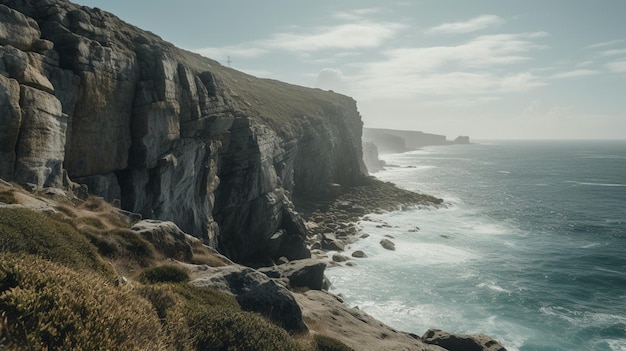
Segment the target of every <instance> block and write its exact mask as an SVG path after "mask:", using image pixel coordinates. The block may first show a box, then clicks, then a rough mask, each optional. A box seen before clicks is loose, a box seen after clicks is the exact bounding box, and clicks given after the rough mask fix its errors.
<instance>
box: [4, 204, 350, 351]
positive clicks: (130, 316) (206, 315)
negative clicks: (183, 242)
mask: <svg viewBox="0 0 626 351" xmlns="http://www.w3.org/2000/svg"><path fill="white" fill-rule="evenodd" d="M0 196H2V195H0ZM55 209H56V210H57V213H56V214H52V215H49V214H44V213H40V212H34V211H31V210H29V209H25V208H8V207H4V208H2V207H0V313H1V315H0V350H147V349H149V350H176V351H193V350H225V351H235V350H261V351H263V350H278V351H282V350H304V351H325V350H337V351H343V350H349V348H344V346H345V345H343V344H341V343H339V342H337V341H336V340H333V339H329V338H325V337H323V338H320V337H319V336H316V337H311V336H309V335H290V334H289V333H287V332H286V331H285V330H284V329H282V328H280V327H278V326H276V325H275V324H273V323H272V322H271V321H269V320H268V319H266V318H265V317H263V316H261V315H258V314H255V313H252V312H246V311H242V309H241V307H240V306H239V304H238V303H237V301H236V300H235V298H234V297H233V296H231V295H228V294H225V293H222V292H219V291H217V290H215V289H210V288H198V287H194V286H192V285H189V284H188V283H187V282H188V280H189V274H188V272H187V271H186V270H185V269H184V268H182V267H181V266H176V265H171V264H165V265H163V264H162V262H161V261H163V257H162V255H161V254H160V253H158V252H156V250H155V248H154V246H153V245H152V244H151V243H149V242H148V241H146V240H145V239H143V237H141V235H139V234H137V233H136V232H134V231H132V230H130V229H129V227H130V224H131V223H129V222H127V221H125V220H123V219H120V218H119V216H118V215H116V214H114V212H112V211H110V209H109V208H107V207H106V204H104V203H102V202H101V201H98V200H95V201H90V202H87V203H83V204H82V205H80V206H78V207H77V206H73V205H71V204H65V205H59V206H57V207H55ZM91 211H96V212H91ZM103 214H104V215H103ZM198 250H199V249H198ZM201 251H202V250H200V251H199V252H200V253H201V254H202V255H204V256H206V258H204V259H206V260H216V262H217V263H218V264H219V265H223V264H224V262H222V261H220V260H219V259H217V258H215V259H212V258H210V257H209V256H210V255H208V252H201ZM204 256H203V257H204ZM159 260H161V261H159ZM107 261H109V262H113V261H116V262H118V266H120V265H121V266H125V267H132V268H133V269H136V268H137V267H143V268H140V269H139V270H138V271H139V273H136V274H133V276H136V277H137V279H136V281H133V282H131V283H130V284H115V283H114V280H115V278H116V277H117V275H118V273H116V272H115V269H114V268H113V266H112V265H111V264H109V262H107ZM119 262H122V263H121V264H120V263H119Z"/></svg>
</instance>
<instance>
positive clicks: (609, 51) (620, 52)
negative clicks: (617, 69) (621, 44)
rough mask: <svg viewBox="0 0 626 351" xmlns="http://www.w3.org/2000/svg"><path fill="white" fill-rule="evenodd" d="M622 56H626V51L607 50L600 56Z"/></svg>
mask: <svg viewBox="0 0 626 351" xmlns="http://www.w3.org/2000/svg"><path fill="white" fill-rule="evenodd" d="M622 54H626V49H613V50H605V51H602V52H600V53H599V55H600V56H603V57H607V56H617V55H622Z"/></svg>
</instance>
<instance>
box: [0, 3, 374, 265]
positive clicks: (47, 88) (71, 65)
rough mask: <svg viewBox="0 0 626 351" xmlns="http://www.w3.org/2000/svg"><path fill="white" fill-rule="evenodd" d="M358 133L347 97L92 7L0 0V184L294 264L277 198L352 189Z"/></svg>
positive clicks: (294, 240) (284, 202)
mask: <svg viewBox="0 0 626 351" xmlns="http://www.w3.org/2000/svg"><path fill="white" fill-rule="evenodd" d="M361 130H362V122H361V118H360V116H359V113H358V111H357V109H356V103H355V101H354V100H353V99H351V98H349V97H346V96H343V95H339V94H335V93H332V92H326V91H321V90H319V89H308V88H303V87H298V86H293V85H289V84H286V83H282V82H278V81H274V80H267V79H258V78H256V77H253V76H250V75H247V74H244V73H242V72H238V71H236V70H232V69H229V68H227V67H224V66H222V65H220V64H219V63H218V62H216V61H213V60H210V59H207V58H204V57H201V56H199V55H196V54H193V53H191V52H187V51H184V50H181V49H178V48H176V47H174V46H173V45H171V44H169V43H167V42H165V41H163V40H161V39H160V38H159V37H157V36H156V35H154V34H152V33H149V32H145V31H142V30H140V29H138V28H136V27H134V26H132V25H129V24H127V23H125V22H123V21H121V20H120V19H119V18H117V17H115V16H114V15H112V14H109V13H107V12H104V11H101V10H99V9H97V8H96V9H92V8H88V7H84V6H83V7H81V6H78V5H75V4H72V3H70V2H68V1H66V0H21V1H12V0H11V1H9V0H1V1H0V140H2V143H1V144H0V177H2V178H4V179H7V180H11V181H15V182H17V183H19V184H22V185H25V186H27V187H29V188H31V189H33V190H40V189H42V188H46V187H58V188H62V187H64V188H71V187H72V186H73V184H82V185H86V186H87V187H88V189H89V191H90V192H91V193H93V194H96V195H99V196H102V197H104V198H105V199H106V200H108V201H119V202H120V204H121V206H122V208H123V209H125V210H128V211H131V212H135V213H139V214H141V215H142V216H143V217H145V218H152V219H162V220H171V221H173V222H175V223H176V224H177V225H178V226H179V227H180V228H181V229H183V230H184V231H185V232H187V233H190V234H192V235H194V236H196V237H199V238H202V239H203V240H204V241H205V242H206V243H207V244H210V245H211V246H214V247H217V248H219V250H220V251H221V252H223V253H225V254H226V255H228V256H229V257H231V258H232V259H234V260H236V261H238V262H243V263H247V262H258V261H261V262H266V261H269V260H271V259H273V258H276V257H280V256H288V257H289V258H291V259H296V258H304V257H307V256H308V252H307V251H306V250H305V249H304V244H303V242H304V236H305V228H304V225H303V222H302V220H301V218H300V217H299V216H298V214H297V213H296V212H295V211H294V208H293V204H292V202H291V198H292V197H291V196H292V194H293V195H298V196H302V197H306V196H307V195H308V194H320V193H326V192H328V191H329V189H330V184H340V185H342V186H349V185H354V184H357V183H358V182H360V180H361V178H362V171H363V165H362V161H361V159H362V157H361V156H362V151H361ZM283 243H287V244H288V245H286V246H285V245H283ZM298 248H299V249H298Z"/></svg>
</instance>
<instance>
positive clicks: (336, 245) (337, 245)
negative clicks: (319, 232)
mask: <svg viewBox="0 0 626 351" xmlns="http://www.w3.org/2000/svg"><path fill="white" fill-rule="evenodd" d="M321 244H322V249H323V250H328V251H343V249H344V247H345V245H344V243H342V242H341V241H339V240H336V239H331V238H325V239H322V242H321Z"/></svg>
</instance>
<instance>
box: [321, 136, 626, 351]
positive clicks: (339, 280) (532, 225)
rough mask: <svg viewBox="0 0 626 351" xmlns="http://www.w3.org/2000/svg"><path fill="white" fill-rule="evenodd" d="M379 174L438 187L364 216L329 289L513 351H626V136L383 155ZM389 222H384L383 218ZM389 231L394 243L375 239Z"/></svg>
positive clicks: (407, 322) (395, 319)
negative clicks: (434, 205) (432, 201)
mask: <svg viewBox="0 0 626 351" xmlns="http://www.w3.org/2000/svg"><path fill="white" fill-rule="evenodd" d="M384 159H385V160H386V161H387V163H388V164H391V165H394V166H397V167H387V168H386V169H385V170H384V171H382V172H379V173H377V174H376V176H377V177H378V178H380V179H383V180H385V181H391V182H393V183H395V184H397V185H398V186H400V187H403V188H406V189H410V190H415V191H420V192H424V193H428V194H431V195H435V196H438V197H441V198H443V199H444V200H445V202H446V204H447V206H446V207H444V208H439V209H429V208H423V209H409V210H407V211H398V212H391V213H386V214H382V215H370V216H369V220H364V221H362V222H361V223H360V224H361V227H362V230H363V232H366V233H368V234H370V237H368V238H366V239H363V240H360V241H358V242H357V243H355V244H353V245H352V246H351V247H350V250H357V249H358V250H363V251H365V252H366V254H367V255H368V258H365V259H355V260H354V261H355V262H356V263H357V265H356V266H355V267H341V268H331V269H328V270H327V275H328V276H329V278H330V279H331V281H332V282H333V288H332V290H331V291H333V292H334V293H338V294H341V295H342V296H344V298H345V299H346V301H347V302H348V303H349V304H350V305H354V306H359V308H361V309H363V310H365V311H366V312H368V313H370V314H372V315H374V316H375V317H377V318H379V319H381V320H382V321H384V322H386V323H387V324H389V325H391V326H393V327H395V328H397V329H400V330H405V331H409V332H413V333H416V334H420V335H421V334H422V333H424V332H425V331H426V330H427V329H428V328H433V327H436V328H440V329H444V330H448V331H451V332H458V333H485V334H488V335H491V336H493V337H495V338H496V339H498V340H500V341H501V342H502V343H503V344H504V345H505V346H506V347H507V349H509V350H524V351H526V350H581V351H582V350H585V351H588V350H620V351H624V350H626V142H625V141H619V142H618V141H579V142H563V141H560V142H556V141H555V142H537V141H533V142H492V143H481V144H474V145H450V146H438V147H428V148H424V149H423V150H418V151H414V152H410V153H405V154H395V155H386V156H384ZM384 224H387V225H384ZM385 235H389V236H392V237H393V239H391V240H392V241H394V242H395V244H396V251H387V250H385V249H383V248H382V247H380V245H379V243H378V242H379V241H380V239H381V238H382V237H384V236H385Z"/></svg>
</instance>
